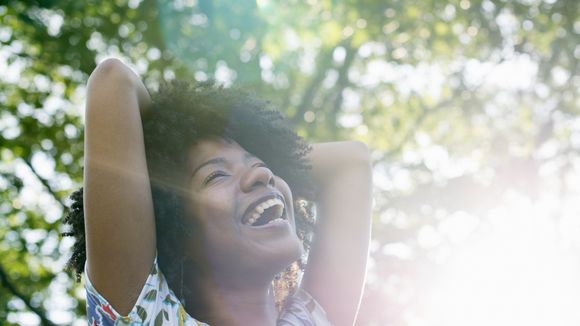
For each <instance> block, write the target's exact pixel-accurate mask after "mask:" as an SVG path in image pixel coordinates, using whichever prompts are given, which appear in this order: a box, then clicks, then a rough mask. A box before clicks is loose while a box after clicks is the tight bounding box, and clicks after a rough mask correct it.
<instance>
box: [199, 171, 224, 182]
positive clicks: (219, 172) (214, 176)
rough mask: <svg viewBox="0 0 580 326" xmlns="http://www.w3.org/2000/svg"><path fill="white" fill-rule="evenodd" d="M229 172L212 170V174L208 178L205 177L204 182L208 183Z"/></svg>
mask: <svg viewBox="0 0 580 326" xmlns="http://www.w3.org/2000/svg"><path fill="white" fill-rule="evenodd" d="M226 175H227V174H225V173H224V172H222V171H215V172H212V173H211V174H210V175H208V176H207V178H205V180H203V184H204V185H205V184H208V183H209V182H210V181H212V180H213V179H215V178H217V177H219V176H226Z"/></svg>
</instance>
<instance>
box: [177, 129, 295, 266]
mask: <svg viewBox="0 0 580 326" xmlns="http://www.w3.org/2000/svg"><path fill="white" fill-rule="evenodd" d="M188 161H189V164H188V173H190V179H191V180H190V182H189V189H190V191H189V194H190V204H191V206H190V207H189V209H190V213H191V216H193V218H196V219H197V220H198V222H199V224H201V227H202V228H203V231H202V234H203V238H204V239H203V240H202V243H203V246H204V250H205V251H206V255H207V259H208V261H209V262H210V265H211V267H212V268H213V270H214V272H215V273H218V274H222V276H226V277H229V278H232V277H233V278H235V277H240V276H241V277H243V278H244V277H263V276H265V275H260V274H262V273H267V274H272V273H274V274H275V273H277V272H279V271H281V270H282V269H284V268H285V267H286V266H287V265H289V264H290V263H292V262H293V261H295V260H296V259H298V258H299V257H300V255H301V253H302V245H301V242H300V240H299V239H298V237H297V235H296V224H295V220H294V209H293V204H292V203H293V198H292V192H291V191H290V188H289V186H288V184H286V182H285V181H284V180H282V179H281V178H280V177H278V176H275V175H274V174H273V173H272V171H271V170H270V169H269V168H268V167H267V166H266V165H265V164H264V162H263V161H262V160H260V159H259V158H257V157H255V156H253V155H252V154H250V153H248V152H246V150H244V149H243V148H242V147H241V146H240V145H238V144H237V143H236V142H234V141H227V140H225V139H223V138H211V139H204V140H201V141H200V142H198V143H197V144H195V145H194V146H192V147H191V148H190V151H189V160H188ZM191 245H195V244H194V243H193V242H192V243H191ZM198 245H199V242H198ZM267 274H266V275H267Z"/></svg>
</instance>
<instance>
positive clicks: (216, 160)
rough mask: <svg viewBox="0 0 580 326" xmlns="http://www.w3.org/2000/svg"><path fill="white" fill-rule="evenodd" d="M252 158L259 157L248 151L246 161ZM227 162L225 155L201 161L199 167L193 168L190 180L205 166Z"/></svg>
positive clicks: (245, 155)
mask: <svg viewBox="0 0 580 326" xmlns="http://www.w3.org/2000/svg"><path fill="white" fill-rule="evenodd" d="M252 158H257V157H256V156H255V155H253V154H251V153H247V152H246V153H245V154H244V162H247V161H249V160H250V159H252ZM227 162H228V160H226V159H225V158H223V157H216V158H212V159H211V160H207V161H205V162H203V163H201V164H200V165H199V166H198V167H196V168H195V169H194V170H193V172H192V173H191V176H190V178H189V179H190V180H192V179H193V177H194V176H195V174H196V173H197V172H198V171H199V170H201V168H203V167H204V166H206V165H218V164H219V165H224V164H225V163H227Z"/></svg>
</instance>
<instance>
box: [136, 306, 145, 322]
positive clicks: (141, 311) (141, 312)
mask: <svg viewBox="0 0 580 326" xmlns="http://www.w3.org/2000/svg"><path fill="white" fill-rule="evenodd" d="M137 315H139V318H141V321H145V319H147V311H146V310H145V308H143V307H141V306H139V305H138V306H137Z"/></svg>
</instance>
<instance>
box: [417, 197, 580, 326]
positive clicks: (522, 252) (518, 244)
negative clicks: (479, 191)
mask: <svg viewBox="0 0 580 326" xmlns="http://www.w3.org/2000/svg"><path fill="white" fill-rule="evenodd" d="M549 206H550V205H548V204H547V203H546V201H544V202H538V203H532V202H531V201H529V200H524V199H522V198H521V197H520V198H518V197H517V196H513V198H511V200H510V202H509V205H506V206H505V207H503V208H498V209H496V210H494V211H493V212H492V213H490V214H489V216H488V221H489V223H488V224H487V225H486V227H482V228H481V229H482V230H480V232H479V233H478V235H477V236H474V237H473V238H476V239H475V240H473V239H472V240H473V241H469V242H468V243H466V244H464V245H463V246H462V247H463V248H462V249H459V250H458V251H459V253H458V254H455V255H454V256H453V257H452V258H451V259H450V260H449V261H448V262H447V264H446V265H445V267H444V268H443V269H442V271H441V273H440V274H438V275H436V276H435V281H434V282H433V284H434V285H433V286H432V287H431V288H430V289H429V290H428V291H427V293H426V296H425V297H424V298H423V299H422V300H421V304H420V307H418V309H417V312H418V314H417V315H418V316H419V317H421V318H420V319H419V318H417V319H415V320H413V321H411V322H410V323H409V324H410V325H442V326H443V325H446V326H453V325H457V326H459V325H470V326H478V325H494V326H503V325H505V326H508V325H509V326H513V325H528V326H535V325H538V326H539V325H559V326H567V325H570V326H571V325H579V324H580V310H578V309H577V306H576V303H577V302H579V301H580V279H579V278H578V275H579V272H580V263H579V261H578V259H577V255H575V254H574V252H573V250H572V248H570V247H568V246H566V245H565V242H566V241H564V239H563V237H562V235H561V234H560V233H561V232H560V229H559V227H558V225H557V221H558V219H555V218H553V217H552V216H550V214H549V212H548V211H549V210H550V208H549Z"/></svg>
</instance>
